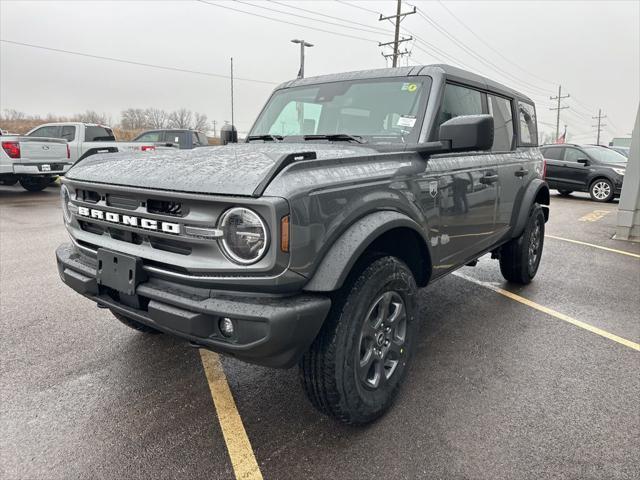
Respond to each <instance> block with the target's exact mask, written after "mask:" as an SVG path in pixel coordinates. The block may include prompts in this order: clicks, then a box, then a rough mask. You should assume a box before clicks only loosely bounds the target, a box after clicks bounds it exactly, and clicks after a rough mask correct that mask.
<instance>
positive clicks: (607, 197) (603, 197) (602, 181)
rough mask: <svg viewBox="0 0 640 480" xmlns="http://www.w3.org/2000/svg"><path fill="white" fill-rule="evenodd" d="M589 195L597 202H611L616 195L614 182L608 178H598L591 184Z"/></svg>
mask: <svg viewBox="0 0 640 480" xmlns="http://www.w3.org/2000/svg"><path fill="white" fill-rule="evenodd" d="M589 195H590V196H591V200H594V201H596V202H603V203H604V202H610V201H611V200H613V197H614V195H615V192H614V191H613V184H612V183H611V181H609V180H607V179H606V178H596V179H595V180H594V181H593V182H591V185H590V186H589Z"/></svg>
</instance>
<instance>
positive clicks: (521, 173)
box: [514, 168, 529, 177]
mask: <svg viewBox="0 0 640 480" xmlns="http://www.w3.org/2000/svg"><path fill="white" fill-rule="evenodd" d="M528 173H529V170H525V169H524V168H521V169H520V170H516V171H515V172H514V175H515V176H516V177H524V176H525V175H527V174H528Z"/></svg>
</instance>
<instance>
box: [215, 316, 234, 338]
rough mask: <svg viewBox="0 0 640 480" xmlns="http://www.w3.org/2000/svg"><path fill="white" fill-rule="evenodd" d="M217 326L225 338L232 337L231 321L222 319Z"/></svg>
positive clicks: (225, 318)
mask: <svg viewBox="0 0 640 480" xmlns="http://www.w3.org/2000/svg"><path fill="white" fill-rule="evenodd" d="M218 326H219V327H220V331H221V332H222V335H224V336H225V337H227V338H229V337H231V336H232V335H233V320H231V319H230V318H228V317H222V318H221V319H220V323H219V324H218Z"/></svg>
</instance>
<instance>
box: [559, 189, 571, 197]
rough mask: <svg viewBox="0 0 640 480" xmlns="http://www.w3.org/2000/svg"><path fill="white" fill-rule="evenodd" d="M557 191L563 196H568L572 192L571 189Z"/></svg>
mask: <svg viewBox="0 0 640 480" xmlns="http://www.w3.org/2000/svg"><path fill="white" fill-rule="evenodd" d="M558 193H559V194H560V195H562V196H563V197H568V196H569V195H571V194H572V193H573V190H558Z"/></svg>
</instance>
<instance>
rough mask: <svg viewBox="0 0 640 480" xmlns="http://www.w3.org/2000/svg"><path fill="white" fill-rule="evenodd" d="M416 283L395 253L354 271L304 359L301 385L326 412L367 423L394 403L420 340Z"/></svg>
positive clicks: (337, 416)
mask: <svg viewBox="0 0 640 480" xmlns="http://www.w3.org/2000/svg"><path fill="white" fill-rule="evenodd" d="M416 291H417V287H416V283H415V280H414V278H413V275H412V273H411V271H410V270H409V268H408V267H407V266H406V265H405V264H404V263H403V262H402V261H400V260H399V259H397V258H395V257H382V258H379V259H377V260H374V261H373V262H371V263H370V264H369V265H368V266H367V267H366V268H365V269H364V270H362V271H361V272H360V273H359V274H356V275H354V278H351V279H350V281H349V282H348V283H347V284H346V285H345V287H343V290H341V291H340V292H339V294H338V295H337V297H338V298H336V299H335V301H334V302H333V305H332V308H331V311H330V313H329V316H328V318H327V320H326V321H325V325H324V326H323V328H322V330H321V331H320V333H319V334H318V337H317V338H316V340H315V341H314V343H313V345H312V346H311V348H310V349H309V351H308V352H307V353H306V354H305V355H304V357H303V359H302V361H301V362H300V376H301V379H302V384H303V387H304V389H305V392H306V394H307V396H308V397H309V400H310V401H311V403H312V404H313V405H314V406H315V407H316V408H317V409H318V410H320V411H321V412H323V413H325V414H327V415H330V416H332V417H334V418H337V419H338V420H340V421H342V422H344V423H348V424H359V425H361V424H366V423H369V422H371V421H373V420H375V419H376V418H378V417H380V416H381V415H382V414H384V413H385V412H386V411H387V409H388V408H389V407H390V406H391V404H392V403H393V401H394V399H395V397H396V395H397V393H398V390H399V388H400V385H401V383H402V380H403V379H404V376H405V374H406V371H407V366H408V362H409V359H410V356H411V353H412V350H413V347H414V345H415V341H416V338H415V336H416V335H415V333H416V328H417V323H416V314H415V312H416Z"/></svg>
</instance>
